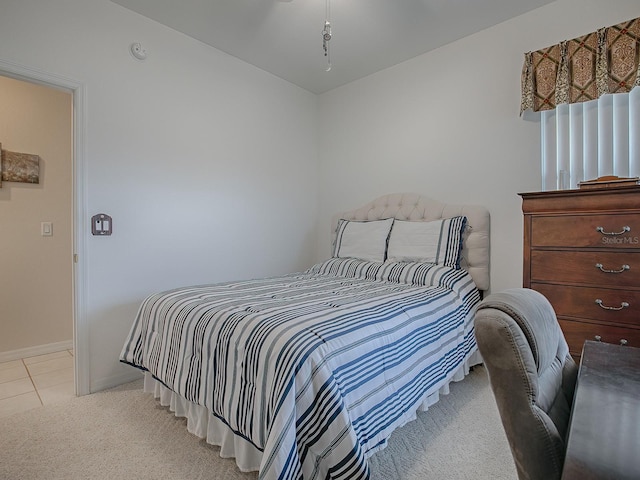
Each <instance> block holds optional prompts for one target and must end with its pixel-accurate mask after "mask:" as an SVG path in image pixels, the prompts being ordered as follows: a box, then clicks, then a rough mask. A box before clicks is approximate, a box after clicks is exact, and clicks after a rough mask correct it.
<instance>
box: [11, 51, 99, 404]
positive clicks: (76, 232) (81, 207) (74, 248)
mask: <svg viewBox="0 0 640 480" xmlns="http://www.w3.org/2000/svg"><path fill="white" fill-rule="evenodd" d="M0 76H2V77H7V78H8V79H13V80H19V81H23V82H27V83H31V84H34V85H39V86H43V87H47V88H50V89H53V90H55V91H58V92H63V93H64V94H66V95H68V96H69V100H70V103H71V108H70V110H71V118H69V119H68V122H69V124H70V132H71V135H70V139H69V141H70V143H71V155H70V160H71V161H70V165H67V167H68V171H67V180H68V183H67V185H68V188H69V191H68V192H67V194H68V202H67V207H66V208H67V213H68V214H69V220H68V221H69V226H68V227H67V239H68V245H67V253H66V254H65V255H64V256H65V257H66V260H65V261H67V266H66V267H64V268H66V269H67V271H68V272H69V274H68V276H67V277H66V278H67V279H68V280H65V283H67V288H68V290H67V291H68V292H69V294H68V296H67V302H68V304H69V305H70V317H71V318H70V324H71V328H70V330H71V338H72V340H71V349H70V350H71V351H72V352H73V367H74V393H75V394H76V395H85V394H88V393H90V385H89V369H88V363H89V362H88V359H89V356H88V331H87V326H86V325H85V322H84V319H85V318H86V315H85V298H86V272H85V265H86V261H85V239H84V237H83V235H82V233H83V232H84V231H85V227H86V225H87V222H86V221H85V219H84V212H85V211H86V194H85V192H84V187H85V184H86V182H85V172H86V169H85V167H84V158H85V155H84V138H85V131H84V118H85V112H84V108H85V87H84V85H83V84H82V83H80V82H77V81H75V80H72V79H69V78H65V77H60V76H57V75H55V74H50V73H46V72H42V71H39V70H34V69H31V68H29V67H25V66H21V65H17V64H14V63H9V62H4V61H2V60H0ZM0 142H2V139H0ZM7 147H8V145H7ZM3 148H4V145H3ZM25 153H32V154H36V155H38V154H39V153H38V152H25ZM41 167H42V170H41V174H42V181H43V182H47V186H49V185H50V184H51V183H53V180H52V178H53V177H52V176H50V174H51V170H50V167H51V165H50V164H49V159H46V158H44V157H43V158H42V160H41ZM12 185H15V184H12ZM31 188H34V189H37V188H38V187H35V186H32V187H31ZM2 190H3V189H2V188H0V192H1V191H2ZM22 193H23V194H24V193H28V191H27V192H22ZM14 198H15V197H14ZM33 223H34V222H33V220H32V221H31V224H32V225H31V227H33ZM47 223H53V225H52V232H53V237H52V238H55V237H56V235H57V234H58V233H63V232H64V225H61V227H62V229H63V230H62V231H58V230H57V229H56V224H55V223H54V222H49V221H47V219H44V218H43V219H42V220H40V221H36V225H35V227H36V231H37V234H38V235H42V233H43V232H45V230H47V231H48V227H47V225H45V224H47ZM32 233H33V232H32ZM39 240H51V238H48V239H45V237H42V238H39ZM42 245H44V244H42ZM36 273H37V269H36ZM52 343H54V344H55V343H56V342H55V341H54V342H52ZM67 343H68V340H67Z"/></svg>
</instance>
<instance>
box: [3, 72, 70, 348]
mask: <svg viewBox="0 0 640 480" xmlns="http://www.w3.org/2000/svg"><path fill="white" fill-rule="evenodd" d="M0 105H1V106H2V107H1V108H0V142H1V143H2V148H3V150H9V151H12V152H21V153H29V154H33V155H39V156H40V177H39V178H40V183H38V184H28V183H19V182H2V188H0V357H8V358H11V357H12V356H13V355H11V353H9V352H13V353H14V354H15V355H18V354H21V355H23V356H24V355H25V351H31V352H33V351H34V350H37V349H35V348H34V347H39V348H41V349H46V348H47V347H48V348H56V347H58V348H59V347H60V345H59V344H60V343H63V344H64V343H66V345H67V348H68V347H69V346H71V339H72V337H73V316H72V289H71V285H72V283H71V281H72V268H71V255H72V252H71V232H72V223H71V222H72V220H71V218H72V215H71V204H72V201H71V167H72V164H71V158H72V153H71V145H72V142H71V138H72V137H71V95H70V94H69V93H68V92H64V91H61V90H55V89H52V88H47V87H44V86H42V85H35V84H33V83H27V82H21V81H19V80H15V79H13V78H7V77H2V76H0ZM41 222H52V224H53V236H47V237H43V236H41V235H40V223H41ZM50 344H54V345H50ZM43 353H44V352H43ZM3 354H4V355H3ZM14 358H15V357H14ZM18 358H19V357H18Z"/></svg>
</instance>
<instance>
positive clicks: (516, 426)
mask: <svg viewBox="0 0 640 480" xmlns="http://www.w3.org/2000/svg"><path fill="white" fill-rule="evenodd" d="M475 335H476V340H477V342H478V347H479V349H480V353H481V354H482V357H483V359H484V363H485V366H486V369H487V372H488V373H489V379H490V381H491V388H492V389H493V394H494V396H495V399H496V403H497V404H498V410H499V412H500V417H501V419H502V425H503V427H504V429H505V432H506V434H507V438H508V440H509V445H510V447H511V453H512V455H513V458H514V461H515V464H516V469H517V470H518V477H519V478H520V480H525V479H528V480H554V479H559V478H560V476H561V474H562V465H563V462H564V455H565V440H566V433H567V427H568V423H569V416H570V413H571V405H572V402H573V392H574V388H575V383H576V375H577V367H576V364H575V362H574V361H573V359H572V358H571V356H570V355H569V349H568V347H567V342H566V341H565V339H564V336H563V334H562V330H560V325H559V324H558V320H557V318H556V315H555V312H554V310H553V307H552V306H551V304H550V303H549V301H548V300H547V299H546V298H545V297H544V296H543V295H541V294H540V293H538V292H536V291H534V290H530V289H526V288H514V289H510V290H506V291H504V292H500V293H496V294H492V295H489V296H488V297H487V298H486V299H485V300H484V301H483V302H482V303H481V304H480V305H479V307H478V311H477V313H476V317H475Z"/></svg>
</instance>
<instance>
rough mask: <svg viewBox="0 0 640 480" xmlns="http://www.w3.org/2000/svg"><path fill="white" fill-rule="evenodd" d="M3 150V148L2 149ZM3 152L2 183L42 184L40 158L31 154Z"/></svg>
mask: <svg viewBox="0 0 640 480" xmlns="http://www.w3.org/2000/svg"><path fill="white" fill-rule="evenodd" d="M0 150H1V147H0ZM1 151H2V167H1V168H2V175H1V176H0V177H1V179H0V181H4V182H21V183H40V156H39V155H32V154H30V153H18V152H10V151H8V150H1Z"/></svg>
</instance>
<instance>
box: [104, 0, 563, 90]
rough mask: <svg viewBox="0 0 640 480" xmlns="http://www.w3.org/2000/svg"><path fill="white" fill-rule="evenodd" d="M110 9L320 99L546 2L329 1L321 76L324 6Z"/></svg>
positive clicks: (288, 1)
mask: <svg viewBox="0 0 640 480" xmlns="http://www.w3.org/2000/svg"><path fill="white" fill-rule="evenodd" d="M111 1H113V2H114V3H117V4H119V5H122V6H123V7H126V8H128V9H130V10H133V11H134V12H137V13H139V14H141V15H144V16H145V17H148V18H150V19H152V20H155V21H157V22H159V23H162V24H164V25H166V26H168V27H171V28H173V29H175V30H177V31H179V32H182V33H184V34H186V35H189V36H190V37H193V38H195V39H197V40H200V41H201V42H204V43H206V44H209V45H211V46H213V47H215V48H217V49H219V50H222V51H223V52H226V53H228V54H230V55H233V56H234V57H237V58H239V59H241V60H244V61H245V62H248V63H250V64H252V65H255V66H256V67H258V68H261V69H263V70H266V71H267V72H270V73H272V74H273V75H276V76H278V77H280V78H283V79H285V80H287V81H289V82H291V83H294V84H296V85H298V86H300V87H302V88H304V89H306V90H308V91H310V92H312V93H317V94H320V93H324V92H326V91H328V90H331V89H333V88H335V87H338V86H340V85H344V84H346V83H349V82H351V81H354V80H357V79H359V78H362V77H365V76H367V75H370V74H372V73H374V72H377V71H379V70H382V69H385V68H387V67H390V66H392V65H395V64H398V63H400V62H403V61H405V60H408V59H410V58H413V57H415V56H418V55H421V54H423V53H426V52H428V51H430V50H434V49H436V48H438V47H440V46H442V45H445V44H447V43H450V42H453V41H455V40H458V39H460V38H463V37H466V36H468V35H471V34H473V33H476V32H479V31H480V30H483V29H485V28H488V27H491V26H493V25H496V24H498V23H500V22H503V21H505V20H508V19H510V18H513V17H516V16H518V15H521V14H523V13H526V12H528V11H530V10H533V9H535V8H538V7H540V6H542V5H545V4H548V3H551V1H552V0H331V5H330V20H331V27H332V34H333V35H332V39H331V41H330V43H329V45H330V55H331V64H332V68H331V70H330V71H328V72H327V71H325V70H326V68H327V65H328V62H327V58H326V57H325V56H324V51H323V48H322V30H323V28H324V22H325V18H326V15H325V13H326V0H111ZM131 40H132V41H140V39H131ZM143 46H144V45H143ZM144 47H146V48H147V49H148V50H149V54H150V55H153V51H152V49H153V47H150V46H144Z"/></svg>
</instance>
